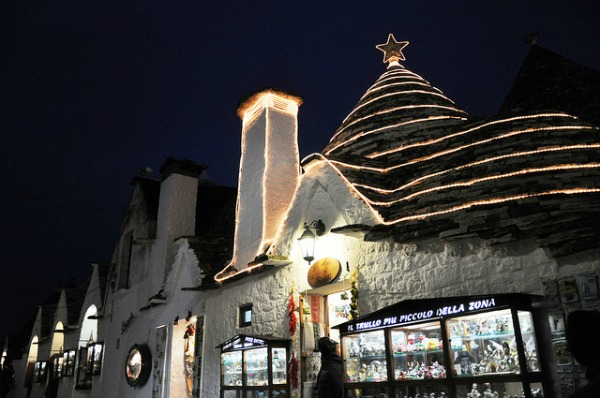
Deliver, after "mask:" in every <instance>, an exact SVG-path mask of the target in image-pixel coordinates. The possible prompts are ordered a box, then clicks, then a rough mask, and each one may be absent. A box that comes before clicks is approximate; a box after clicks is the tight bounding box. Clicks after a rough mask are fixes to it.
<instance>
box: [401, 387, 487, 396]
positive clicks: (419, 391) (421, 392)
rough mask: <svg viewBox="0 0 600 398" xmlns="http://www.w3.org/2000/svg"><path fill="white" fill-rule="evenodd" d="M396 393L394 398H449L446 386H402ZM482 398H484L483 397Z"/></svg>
mask: <svg viewBox="0 0 600 398" xmlns="http://www.w3.org/2000/svg"><path fill="white" fill-rule="evenodd" d="M394 389H395V393H394V398H409V397H423V398H447V397H449V394H448V387H447V386H445V385H427V384H423V385H410V384H407V385H405V384H401V385H397V386H395V387H394ZM480 398H484V397H483V396H481V397H480Z"/></svg>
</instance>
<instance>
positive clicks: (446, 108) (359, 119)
mask: <svg viewBox="0 0 600 398" xmlns="http://www.w3.org/2000/svg"><path fill="white" fill-rule="evenodd" d="M426 108H435V109H445V110H448V111H453V112H456V113H460V114H464V115H467V113H466V112H465V111H462V110H460V109H458V108H455V107H451V106H442V105H404V106H397V107H394V108H387V109H383V110H380V111H377V112H374V113H371V114H369V115H367V116H363V117H361V118H358V119H356V120H354V121H352V122H351V123H348V124H347V125H346V126H344V128H342V129H339V130H338V131H337V133H335V135H334V136H333V137H332V138H331V140H329V142H331V141H333V139H334V138H335V137H337V136H338V135H340V134H342V133H343V132H345V131H346V130H348V128H349V127H350V126H353V125H355V124H356V123H359V122H362V121H364V120H367V119H370V118H372V117H375V116H379V115H383V114H386V113H392V112H396V111H403V110H408V109H426Z"/></svg>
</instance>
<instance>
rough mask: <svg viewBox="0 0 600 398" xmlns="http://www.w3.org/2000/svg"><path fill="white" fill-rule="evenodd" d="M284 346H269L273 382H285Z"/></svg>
mask: <svg viewBox="0 0 600 398" xmlns="http://www.w3.org/2000/svg"><path fill="white" fill-rule="evenodd" d="M285 351H286V350H285V348H271V355H272V358H273V375H272V377H273V384H286V383H287V360H286V354H285Z"/></svg>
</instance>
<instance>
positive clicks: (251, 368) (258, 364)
mask: <svg viewBox="0 0 600 398" xmlns="http://www.w3.org/2000/svg"><path fill="white" fill-rule="evenodd" d="M289 343H290V342H289V340H286V339H273V338H270V337H269V338H267V337H260V336H247V335H238V336H235V337H234V338H232V339H229V340H228V341H226V342H225V343H223V344H221V345H220V346H219V347H220V348H221V397H222V398H224V397H231V398H234V397H235V398H258V397H260V398H267V397H278V398H287V397H289V377H288V376H289V375H288V370H287V363H288V361H289V354H288V352H289Z"/></svg>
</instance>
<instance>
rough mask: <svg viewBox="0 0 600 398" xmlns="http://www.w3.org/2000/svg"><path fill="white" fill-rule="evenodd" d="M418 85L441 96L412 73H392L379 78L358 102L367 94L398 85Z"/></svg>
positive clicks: (426, 82) (436, 89)
mask: <svg viewBox="0 0 600 398" xmlns="http://www.w3.org/2000/svg"><path fill="white" fill-rule="evenodd" d="M396 80H400V82H398V83H391V82H393V81H396ZM413 84H414V85H419V86H425V87H431V88H432V89H434V90H435V91H437V92H439V93H440V94H443V93H442V91H441V90H440V89H438V88H435V87H433V86H432V85H431V84H430V83H429V82H428V81H426V80H424V79H422V78H421V77H420V76H418V75H415V74H414V73H397V72H396V73H394V74H393V75H391V76H386V77H385V78H383V76H382V78H380V79H379V80H377V81H376V82H375V84H373V85H372V86H371V87H369V88H368V89H367V91H366V92H365V93H364V94H363V95H362V97H360V99H359V101H358V102H360V101H362V100H363V99H364V98H365V97H367V96H368V95H369V94H372V93H374V92H376V91H380V90H383V89H386V88H389V87H393V86H398V85H413Z"/></svg>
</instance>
